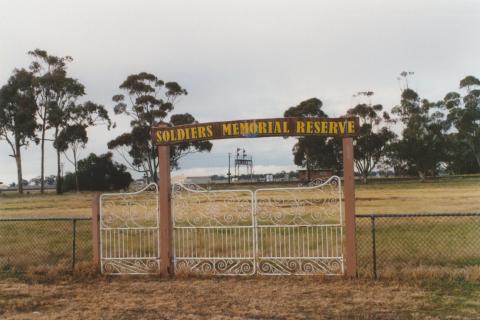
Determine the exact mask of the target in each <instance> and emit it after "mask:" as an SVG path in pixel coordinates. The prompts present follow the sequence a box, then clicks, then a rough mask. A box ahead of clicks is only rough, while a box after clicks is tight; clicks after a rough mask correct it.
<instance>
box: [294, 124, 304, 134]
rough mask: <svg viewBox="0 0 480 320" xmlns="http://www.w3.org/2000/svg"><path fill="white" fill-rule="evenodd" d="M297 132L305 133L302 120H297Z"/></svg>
mask: <svg viewBox="0 0 480 320" xmlns="http://www.w3.org/2000/svg"><path fill="white" fill-rule="evenodd" d="M296 133H297V134H299V133H305V123H303V122H302V121H297V131H296Z"/></svg>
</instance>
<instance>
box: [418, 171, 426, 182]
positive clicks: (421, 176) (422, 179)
mask: <svg viewBox="0 0 480 320" xmlns="http://www.w3.org/2000/svg"><path fill="white" fill-rule="evenodd" d="M418 176H419V177H420V181H421V182H425V172H423V171H418Z"/></svg>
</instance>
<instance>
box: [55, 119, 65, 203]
mask: <svg viewBox="0 0 480 320" xmlns="http://www.w3.org/2000/svg"><path fill="white" fill-rule="evenodd" d="M57 137H58V128H56V129H55V141H57ZM56 150H57V194H62V192H63V190H62V172H61V166H60V151H59V150H58V149H56Z"/></svg>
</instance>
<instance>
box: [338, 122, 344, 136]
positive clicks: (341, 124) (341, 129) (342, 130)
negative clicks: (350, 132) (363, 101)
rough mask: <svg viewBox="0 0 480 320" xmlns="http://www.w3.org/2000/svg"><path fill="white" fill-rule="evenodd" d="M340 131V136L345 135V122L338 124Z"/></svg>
mask: <svg viewBox="0 0 480 320" xmlns="http://www.w3.org/2000/svg"><path fill="white" fill-rule="evenodd" d="M338 131H340V134H344V133H345V122H342V121H340V122H338Z"/></svg>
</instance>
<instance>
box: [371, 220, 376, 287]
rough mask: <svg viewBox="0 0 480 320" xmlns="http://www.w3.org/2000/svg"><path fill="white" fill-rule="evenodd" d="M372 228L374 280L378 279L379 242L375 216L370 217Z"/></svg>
mask: <svg viewBox="0 0 480 320" xmlns="http://www.w3.org/2000/svg"><path fill="white" fill-rule="evenodd" d="M370 219H371V220H370V221H371V228H372V263H373V278H374V279H377V249H376V248H377V246H376V244H377V242H376V239H375V216H374V215H371V216H370Z"/></svg>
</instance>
